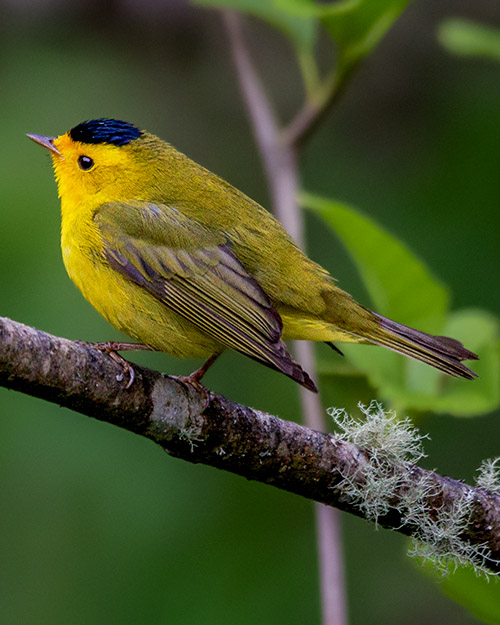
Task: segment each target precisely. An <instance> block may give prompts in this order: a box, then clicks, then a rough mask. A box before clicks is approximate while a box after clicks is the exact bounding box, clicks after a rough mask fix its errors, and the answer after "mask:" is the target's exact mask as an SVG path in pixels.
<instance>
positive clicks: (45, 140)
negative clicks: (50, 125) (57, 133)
mask: <svg viewBox="0 0 500 625" xmlns="http://www.w3.org/2000/svg"><path fill="white" fill-rule="evenodd" d="M26 136H27V137H29V138H30V139H31V140H32V141H34V142H35V143H38V144H39V145H41V146H42V147H44V148H47V150H50V151H51V152H53V153H54V154H57V156H62V154H61V152H59V150H58V149H57V148H56V146H55V145H54V141H55V140H56V138H57V137H44V136H43V135H29V134H27V135H26Z"/></svg>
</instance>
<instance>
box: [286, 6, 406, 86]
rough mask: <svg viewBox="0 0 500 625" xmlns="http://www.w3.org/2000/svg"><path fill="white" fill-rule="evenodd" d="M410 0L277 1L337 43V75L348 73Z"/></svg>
mask: <svg viewBox="0 0 500 625" xmlns="http://www.w3.org/2000/svg"><path fill="white" fill-rule="evenodd" d="M409 2H410V0H344V1H340V2H329V3H322V4H318V3H316V2H315V1H314V0H278V3H279V6H285V5H286V7H287V8H288V10H289V11H292V10H294V11H295V12H296V13H297V14H298V15H304V16H316V17H319V18H320V19H321V22H322V23H323V25H324V26H325V28H326V29H327V30H328V32H329V33H330V35H331V37H332V39H333V40H334V41H335V42H336V43H337V46H338V51H339V59H338V66H337V70H338V73H339V75H343V74H344V73H346V72H347V71H349V70H350V69H351V68H352V67H353V66H354V65H355V64H356V63H357V62H358V61H360V60H361V59H362V58H363V57H365V56H366V55H367V54H369V53H370V52H371V51H372V50H373V48H374V47H375V46H376V45H377V44H378V42H379V41H380V40H381V39H382V37H383V36H384V35H385V33H386V32H387V31H388V30H389V28H390V27H391V26H392V24H393V23H394V22H395V20H396V19H397V18H398V17H399V15H400V14H401V13H402V12H403V11H404V9H405V8H406V6H407V5H408V4H409Z"/></svg>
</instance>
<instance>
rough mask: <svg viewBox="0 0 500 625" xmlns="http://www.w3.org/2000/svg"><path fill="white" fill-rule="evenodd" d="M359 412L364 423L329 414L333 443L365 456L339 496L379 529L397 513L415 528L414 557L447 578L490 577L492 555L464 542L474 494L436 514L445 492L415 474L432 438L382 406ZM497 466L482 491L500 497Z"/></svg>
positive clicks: (488, 468) (486, 474) (486, 472)
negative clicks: (462, 571)
mask: <svg viewBox="0 0 500 625" xmlns="http://www.w3.org/2000/svg"><path fill="white" fill-rule="evenodd" d="M359 408H360V410H361V412H362V414H363V415H364V416H363V417H362V418H359V419H355V418H353V417H352V416H350V415H349V414H347V413H346V411H345V410H338V409H330V410H329V414H330V415H331V417H332V418H333V420H334V422H335V424H336V425H337V428H338V430H339V432H338V433H337V434H335V435H334V437H335V438H336V439H337V440H342V441H345V442H348V443H352V444H353V445H355V446H356V447H357V448H359V449H360V450H362V451H363V452H364V454H363V458H362V459H360V462H359V463H357V464H356V467H355V468H352V467H351V468H346V469H345V470H344V472H343V473H342V477H343V479H342V480H341V482H340V483H339V484H338V486H337V487H338V488H339V490H340V491H341V492H342V493H343V495H344V496H345V497H346V498H347V499H348V500H349V501H351V502H352V503H354V505H356V506H357V507H358V508H359V509H360V510H361V512H362V513H363V515H364V516H365V517H366V518H367V519H370V520H372V521H374V522H375V523H377V522H378V520H379V519H380V518H381V517H383V516H384V515H386V514H387V513H389V512H390V511H391V510H396V511H397V512H398V513H399V515H400V517H401V526H410V527H411V528H412V536H413V538H412V547H411V549H410V551H409V555H411V556H414V557H418V558H419V559H421V560H422V562H426V563H430V564H432V565H434V566H435V567H436V568H437V569H438V570H439V571H440V572H442V573H448V572H450V570H453V568H454V567H456V566H458V565H465V564H472V565H473V566H474V568H475V569H476V571H484V572H488V570H487V569H486V568H485V563H486V561H487V560H488V556H489V553H490V552H489V549H488V548H487V547H486V545H472V544H470V543H469V542H467V541H465V540H464V533H465V530H466V528H467V527H468V525H469V522H470V517H471V514H472V509H473V508H472V504H473V499H472V494H471V491H470V490H466V489H464V493H463V495H462V496H460V497H456V498H455V499H454V501H453V502H451V503H450V502H446V504H444V505H443V506H442V507H441V508H440V509H436V507H435V505H433V506H432V508H431V504H430V503H429V502H430V501H431V498H433V496H436V495H439V492H437V491H436V489H439V488H441V487H440V486H439V483H438V482H437V481H436V480H434V479H433V478H432V475H431V474H429V473H424V474H423V475H422V476H421V477H419V478H418V479H416V478H415V471H414V466H415V464H416V463H417V462H418V461H419V460H421V459H422V458H424V457H425V453H424V450H423V446H422V440H423V439H425V438H427V436H425V435H422V434H420V433H419V431H418V430H417V428H416V427H415V426H414V425H413V424H412V423H411V421H410V420H409V419H408V418H405V419H398V417H397V415H396V414H395V413H394V412H392V411H390V412H386V411H384V409H383V407H382V406H381V404H379V403H378V402H375V401H374V402H372V403H371V404H370V405H369V406H368V407H365V406H363V405H361V404H360V405H359ZM496 462H497V461H496V460H495V461H487V462H486V463H485V464H484V465H483V467H482V468H481V469H480V477H479V478H478V485H481V486H483V487H485V488H488V489H490V490H494V492H499V490H500V479H499V473H500V471H499V469H500V467H498V466H497V464H496ZM492 487H493V488H492ZM495 489H499V490H495ZM436 499H438V497H435V498H434V501H435V500H436ZM490 573H491V571H490Z"/></svg>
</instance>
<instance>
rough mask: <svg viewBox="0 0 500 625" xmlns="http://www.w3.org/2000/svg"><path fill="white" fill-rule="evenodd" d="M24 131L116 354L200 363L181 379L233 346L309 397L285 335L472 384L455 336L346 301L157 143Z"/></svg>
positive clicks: (113, 129)
mask: <svg viewBox="0 0 500 625" xmlns="http://www.w3.org/2000/svg"><path fill="white" fill-rule="evenodd" d="M28 137H29V138H30V139H33V141H36V142H37V143H39V144H40V145H42V146H44V147H45V148H48V149H49V150H50V153H51V156H52V161H53V165H54V170H55V177H56V180H57V184H58V189H59V197H60V198H61V214H62V228H61V246H62V255H63V260H64V265H65V267H66V270H67V272H68V274H69V276H70V278H71V279H72V280H73V282H74V283H75V284H76V286H77V287H78V288H79V289H80V291H81V292H82V293H83V295H84V297H85V298H86V299H87V300H88V301H89V302H90V303H91V304H92V305H93V306H94V308H96V310H98V311H99V312H100V313H101V315H103V317H105V318H106V319H107V320H108V321H109V322H110V323H111V324H112V325H113V326H114V327H115V328H117V329H118V330H120V331H121V332H124V333H125V334H128V335H129V336H131V337H133V338H134V339H135V340H137V341H140V344H139V345H138V344H127V343H109V344H103V345H104V346H105V348H106V349H107V351H109V352H110V353H112V355H114V356H115V357H116V352H115V350H122V349H138V348H139V349H140V348H143V349H144V348H151V349H154V350H158V351H163V352H167V353H169V354H173V355H174V356H177V357H184V358H199V357H203V358H207V357H209V359H208V361H207V362H206V363H205V365H204V366H203V367H201V369H199V370H198V371H196V372H194V373H193V374H192V375H191V376H190V378H191V380H192V381H193V382H199V381H200V380H201V378H202V376H203V375H204V373H205V372H206V370H207V369H208V367H209V366H210V365H211V364H212V363H213V362H214V360H215V359H216V358H217V356H218V355H219V354H220V353H221V352H223V351H224V350H226V349H234V350H236V351H238V352H241V353H242V354H245V355H246V356H249V357H250V358H253V359H254V360H257V361H258V362H260V363H262V364H264V365H266V366H268V367H270V368H272V369H276V370H278V371H281V372H282V373H284V374H285V375H287V376H289V377H290V378H292V379H293V380H295V381H296V382H298V383H299V384H302V385H303V386H305V387H306V388H308V389H310V390H312V391H317V388H316V385H315V384H314V382H313V381H312V380H311V378H310V377H309V375H308V374H307V373H306V372H305V371H304V370H303V369H302V368H301V366H300V365H299V364H298V363H296V362H294V361H293V359H292V357H291V356H290V354H289V353H288V351H287V348H286V345H285V343H284V342H283V339H298V340H304V339H305V340H309V341H324V342H326V343H328V344H329V345H330V346H331V347H334V345H333V343H332V342H333V341H345V342H351V343H353V342H354V343H371V344H375V345H382V346H384V347H388V348H389V349H392V350H394V351H396V352H399V353H401V354H404V355H406V356H411V357H412V358H416V359H417V360H421V361H423V362H425V363H427V364H429V365H432V366H433V367H436V368H438V369H440V370H441V371H444V372H445V373H448V374H450V375H453V376H457V377H462V378H468V379H471V378H473V377H475V375H476V374H475V373H474V372H473V371H471V370H470V369H468V368H467V367H466V366H464V365H463V364H462V363H461V361H462V360H473V359H477V356H476V354H474V353H472V352H470V351H468V350H467V349H465V348H464V346H463V345H462V344H461V343H460V342H459V341H456V340H454V339H451V338H447V337H443V336H433V335H430V334H426V333H424V332H420V331H419V330H414V329H412V328H409V327H406V326H404V325H401V324H399V323H396V322H394V321H390V320H389V319H385V318H384V317H382V316H380V315H377V314H376V313H373V312H370V311H369V310H367V309H366V308H364V307H363V306H361V305H360V304H358V303H357V302H356V301H355V300H354V299H353V298H352V297H351V296H350V295H349V294H348V293H346V292H345V291H343V290H341V289H340V288H338V287H337V286H336V284H335V281H334V279H333V277H332V276H330V275H329V274H328V272H327V271H325V270H324V269H323V268H322V267H320V266H319V265H318V264H316V263H315V262H313V261H312V260H310V259H309V258H308V257H307V256H306V255H305V254H304V253H303V252H302V251H301V250H300V249H299V248H298V247H297V246H296V245H295V244H294V242H293V241H292V240H291V238H290V237H289V236H288V234H287V233H286V232H285V230H284V228H283V227H282V225H281V224H280V223H279V222H278V221H277V220H276V219H275V218H274V217H273V216H272V215H271V214H270V213H269V212H268V211H266V210H265V209H264V208H262V207H261V206H259V204H257V203H256V202H254V201H253V200H251V199H250V198H249V197H247V196H246V195H244V194H243V193H242V192H241V191H238V189H235V188H234V187H232V186H231V185H230V184H228V183H227V182H225V181H224V180H222V179H221V178H219V177H218V176H216V175H215V174H213V173H211V172H210V171H208V170H206V169H204V168H203V167H201V166H200V165H198V164H197V163H195V162H194V161H192V160H190V159H189V158H187V157H186V156H184V155H183V154H181V153H180V152H178V151H177V150H176V149H175V148H174V147H172V146H171V145H170V144H168V143H166V142H165V141H163V140H162V139H159V138H158V137H156V136H154V135H152V134H150V133H148V132H145V131H142V130H139V129H138V128H136V127H135V126H133V125H132V124H129V123H126V122H123V121H119V120H113V119H97V120H91V121H86V122H83V123H81V124H79V125H78V126H76V127H75V128H73V129H71V130H70V131H69V132H67V133H65V134H63V135H61V136H59V137H45V136H41V135H28ZM101 347H102V346H101ZM335 349H336V348H335ZM124 362H126V361H124ZM128 366H129V367H130V365H128ZM129 371H130V374H131V377H130V383H131V382H132V380H133V369H131V367H130V369H129Z"/></svg>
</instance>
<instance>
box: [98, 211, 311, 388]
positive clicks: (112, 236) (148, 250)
mask: <svg viewBox="0 0 500 625" xmlns="http://www.w3.org/2000/svg"><path fill="white" fill-rule="evenodd" d="M155 219H156V220H157V222H156V223H155V222H154V220H155ZM94 220H95V223H96V224H97V226H98V228H99V230H100V233H101V236H102V240H103V244H104V255H105V258H106V260H107V261H108V262H109V264H110V265H111V266H112V267H113V268H114V269H115V270H116V271H118V272H119V273H120V274H122V275H123V276H125V277H126V278H127V279H129V280H131V281H132V282H134V283H135V284H137V285H139V286H140V287H142V288H144V289H146V290H147V291H148V292H149V293H151V294H152V295H154V296H155V297H156V298H158V299H159V300H160V301H161V302H162V303H163V304H165V306H166V307H168V308H169V309H170V310H172V311H174V312H176V313H177V314H179V315H181V316H182V317H184V318H185V319H187V320H189V321H190V322H191V323H193V324H194V325H195V326H197V327H198V328H199V329H201V330H202V331H203V332H205V333H206V334H208V335H210V336H212V337H213V338H215V339H216V340H217V341H219V342H220V343H222V344H223V345H224V346H225V347H229V348H232V349H235V350H237V351H239V352H242V353H243V354H245V355H247V356H249V357H251V358H253V359H255V360H258V361H260V362H262V363H263V364H266V365H267V366H269V367H271V368H273V369H278V370H279V371H282V372H283V373H285V374H286V375H288V376H289V377H291V378H293V379H294V380H296V381H297V382H299V383H300V384H302V385H304V386H306V387H307V388H309V389H311V390H316V387H315V385H314V382H313V381H312V380H311V379H310V378H309V376H308V375H307V373H306V372H304V371H303V370H302V369H301V367H300V365H298V364H297V363H295V362H294V361H293V360H292V358H291V356H290V354H289V353H288V351H287V349H286V346H285V344H284V342H283V341H282V339H281V331H282V327H283V326H282V321H281V318H280V316H279V314H278V312H277V311H276V309H275V308H274V306H273V304H272V302H271V300H270V299H269V297H268V296H267V294H266V293H265V292H264V291H263V289H262V288H261V287H260V285H259V284H258V282H257V281H256V280H255V279H254V278H253V277H252V276H251V275H250V274H249V273H248V272H247V270H246V269H245V267H244V266H243V265H242V264H241V263H240V261H239V260H238V258H237V257H236V256H235V255H234V253H233V252H232V251H231V249H230V248H229V247H228V245H227V244H226V243H225V241H224V240H223V238H222V236H221V235H220V234H218V233H217V234H216V233H213V232H211V231H210V230H207V229H206V228H205V227H204V226H202V225H201V224H199V223H198V222H195V221H194V220H192V219H190V218H188V217H186V216H185V215H183V214H182V213H179V211H177V210H176V209H175V208H172V209H171V208H170V207H167V206H163V205H158V206H157V207H156V210H154V211H153V210H152V209H151V204H145V203H142V202H130V203H126V204H118V205H117V204H116V203H112V204H108V205H105V206H103V207H101V208H100V209H99V211H98V213H96V215H95V217H94ZM160 233H161V234H160ZM163 233H164V234H163Z"/></svg>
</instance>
